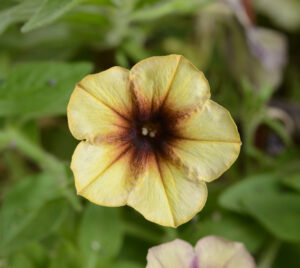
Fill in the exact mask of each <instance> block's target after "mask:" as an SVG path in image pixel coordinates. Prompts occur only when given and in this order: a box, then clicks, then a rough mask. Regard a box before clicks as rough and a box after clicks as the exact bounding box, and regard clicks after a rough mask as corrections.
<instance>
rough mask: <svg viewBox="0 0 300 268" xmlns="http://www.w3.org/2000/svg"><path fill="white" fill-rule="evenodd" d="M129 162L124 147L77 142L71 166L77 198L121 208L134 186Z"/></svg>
mask: <svg viewBox="0 0 300 268" xmlns="http://www.w3.org/2000/svg"><path fill="white" fill-rule="evenodd" d="M130 159H131V152H130V150H129V146H128V144H121V143H119V144H102V145H91V144H89V143H87V142H81V143H80V144H79V145H78V146H77V148H76V150H75V152H74V155H73V158H72V163H71V169H72V171H73V173H74V176H75V185H76V189H77V192H78V194H80V195H82V196H84V197H85V198H87V199H89V200H90V201H91V202H93V203H96V204H98V205H102V206H122V205H125V204H126V201H127V197H128V193H129V192H130V190H131V189H132V186H133V183H134V181H133V180H131V177H130V168H129V166H128V163H129V162H130Z"/></svg>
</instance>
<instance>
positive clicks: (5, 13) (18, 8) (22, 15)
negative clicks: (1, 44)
mask: <svg viewBox="0 0 300 268" xmlns="http://www.w3.org/2000/svg"><path fill="white" fill-rule="evenodd" d="M39 5H40V0H27V1H23V2H21V3H20V4H18V5H15V6H12V7H9V8H7V9H3V10H0V34H2V33H3V32H4V31H5V30H6V28H7V27H8V26H10V25H11V24H13V23H17V22H23V21H26V20H27V19H28V18H30V16H31V15H32V14H33V13H34V12H35V10H36V9H37V8H38V7H39Z"/></svg>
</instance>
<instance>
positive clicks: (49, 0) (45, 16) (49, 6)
mask: <svg viewBox="0 0 300 268" xmlns="http://www.w3.org/2000/svg"><path fill="white" fill-rule="evenodd" d="M80 1H81V0H44V2H43V3H42V5H41V6H40V8H39V9H38V10H37V11H36V13H35V14H34V15H33V16H32V17H31V18H30V20H29V21H27V22H26V24H25V25H24V26H23V27H22V29H21V31H22V32H24V33H25V32H28V31H31V30H33V29H36V28H39V27H41V26H44V25H47V24H49V23H51V22H53V21H54V20H56V19H58V18H59V17H60V16H62V15H63V14H65V13H66V12H68V11H69V10H70V9H71V8H73V7H74V6H75V5H76V4H78V3H79V2H80Z"/></svg>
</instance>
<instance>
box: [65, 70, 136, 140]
mask: <svg viewBox="0 0 300 268" xmlns="http://www.w3.org/2000/svg"><path fill="white" fill-rule="evenodd" d="M128 75H129V71H128V70H126V69H123V68H120V67H114V68H111V69H109V70H107V71H105V72H102V73H98V74H94V75H88V76H86V77H85V78H84V79H83V80H82V81H81V82H80V83H79V84H78V85H77V86H76V88H75V90H74V92H73V94H72V96H71V99H70V102H69V105H68V122H69V128H70V130H71V132H72V134H73V136H74V137H75V138H77V139H80V140H81V139H88V140H89V141H90V142H92V143H93V142H95V143H97V142H100V141H102V140H105V139H107V138H111V137H119V136H122V132H123V131H125V130H126V128H128V127H129V121H128V118H129V116H130V112H131V105H132V103H131V100H130V93H129V79H128ZM127 117H128V118H127Z"/></svg>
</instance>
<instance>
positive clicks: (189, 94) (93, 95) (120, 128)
mask: <svg viewBox="0 0 300 268" xmlns="http://www.w3.org/2000/svg"><path fill="white" fill-rule="evenodd" d="M209 98H210V90H209V85H208V82H207V80H206V79H205V77H204V75H203V73H202V72H200V71H198V70H197V69H196V67H194V66H193V65H192V64H191V63H190V62H189V61H188V60H187V59H185V58H184V57H182V56H179V55H170V56H163V57H152V58H149V59H146V60H143V61H141V62H139V63H138V64H136V65H135V66H134V67H133V68H132V69H131V70H130V71H129V70H126V69H124V68H121V67H113V68H111V69H109V70H107V71H104V72H101V73H99V74H94V75H89V76H87V77H85V78H84V79H83V80H82V81H81V82H80V83H78V84H77V86H76V88H75V90H74V92H73V94H72V96H71V99H70V102H69V105H68V121H69V127H70V130H71V132H72V134H73V135H74V137H75V138H77V139H79V140H81V142H80V144H79V145H78V146H77V148H76V150H75V152H74V155H73V158H72V163H71V168H72V170H73V173H74V177H75V184H76V189H77V192H78V194H80V195H82V196H84V197H86V198H87V199H89V200H90V201H91V202H94V203H96V204H98V205H103V206H123V205H129V206H131V207H133V208H135V209H136V210H137V211H139V212H140V213H142V214H143V215H144V217H145V218H146V219H148V220H150V221H153V222H156V223H158V224H161V225H166V226H172V227H176V226H178V225H180V224H182V223H185V222H187V221H189V220H190V219H191V218H192V217H193V216H194V215H195V214H196V213H197V212H199V211H200V210H201V209H202V208H203V206H204V204H205V202H206V198H207V188H206V182H210V181H212V180H214V179H217V178H218V177H219V176H220V175H221V174H222V173H223V172H224V171H225V170H227V169H228V168H229V167H230V166H231V165H232V163H233V162H234V161H235V160H236V158H237V157H238V154H239V151H240V146H241V142H240V137H239V133H238V131H237V128H236V125H235V123H234V122H233V120H232V118H231V116H230V114H229V112H228V111H227V110H226V109H224V108H223V107H222V106H220V105H218V104H217V103H215V102H213V101H211V100H210V99H209Z"/></svg>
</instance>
